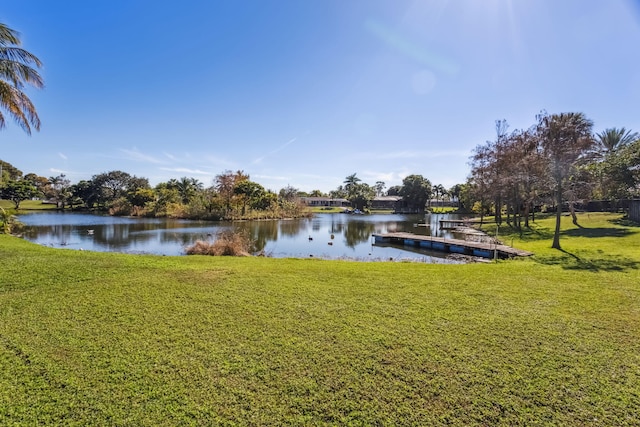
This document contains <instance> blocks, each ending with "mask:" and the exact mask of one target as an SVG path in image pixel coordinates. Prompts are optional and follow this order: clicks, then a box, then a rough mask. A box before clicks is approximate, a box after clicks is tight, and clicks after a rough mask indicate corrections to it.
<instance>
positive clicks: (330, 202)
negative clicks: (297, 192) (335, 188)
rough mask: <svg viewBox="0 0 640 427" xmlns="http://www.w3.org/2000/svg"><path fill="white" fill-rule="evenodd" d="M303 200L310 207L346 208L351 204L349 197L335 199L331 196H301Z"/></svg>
mask: <svg viewBox="0 0 640 427" xmlns="http://www.w3.org/2000/svg"><path fill="white" fill-rule="evenodd" d="M300 200H302V202H303V203H304V204H305V205H307V206H309V207H315V208H318V207H328V208H336V207H337V208H346V207H349V206H351V203H349V201H348V200H347V199H333V198H331V197H300Z"/></svg>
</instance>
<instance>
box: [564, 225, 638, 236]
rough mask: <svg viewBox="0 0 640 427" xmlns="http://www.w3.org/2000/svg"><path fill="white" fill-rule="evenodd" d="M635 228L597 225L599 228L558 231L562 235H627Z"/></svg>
mask: <svg viewBox="0 0 640 427" xmlns="http://www.w3.org/2000/svg"><path fill="white" fill-rule="evenodd" d="M636 233H637V231H635V230H628V229H626V228H616V227H599V228H584V227H583V228H572V229H571V230H565V231H562V232H560V235H562V236H571V237H627V236H629V235H631V234H636Z"/></svg>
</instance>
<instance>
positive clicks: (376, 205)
mask: <svg viewBox="0 0 640 427" xmlns="http://www.w3.org/2000/svg"><path fill="white" fill-rule="evenodd" d="M401 204H402V197H400V196H378V197H375V198H374V199H373V200H371V209H393V210H397V209H398V208H400V207H402V206H401Z"/></svg>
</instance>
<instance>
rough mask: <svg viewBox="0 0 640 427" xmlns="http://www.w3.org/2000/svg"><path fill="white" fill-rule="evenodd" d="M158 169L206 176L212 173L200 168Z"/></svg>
mask: <svg viewBox="0 0 640 427" xmlns="http://www.w3.org/2000/svg"><path fill="white" fill-rule="evenodd" d="M160 170H163V171H167V172H178V173H185V174H192V175H207V176H211V175H213V174H212V173H211V172H207V171H203V170H200V169H189V168H160Z"/></svg>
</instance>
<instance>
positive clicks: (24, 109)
mask: <svg viewBox="0 0 640 427" xmlns="http://www.w3.org/2000/svg"><path fill="white" fill-rule="evenodd" d="M34 67H35V68H34ZM40 67H42V63H41V62H40V60H39V59H38V58H37V57H36V56H35V55H33V54H31V53H29V52H27V51H26V50H24V49H22V48H20V37H19V34H18V33H17V32H16V31H14V30H12V29H11V28H9V27H7V26H6V25H5V24H1V23H0V128H4V127H5V124H6V123H5V116H4V114H2V111H1V110H5V111H6V112H8V113H9V115H10V116H12V117H13V119H14V120H15V121H16V122H17V123H18V125H19V126H20V127H21V128H22V129H23V130H24V131H25V132H27V133H28V134H29V135H31V128H32V127H33V128H34V129H35V130H40V118H39V117H38V113H37V112H36V108H35V106H34V105H33V103H32V102H31V100H30V99H29V98H28V97H27V95H26V94H25V93H24V92H23V89H24V87H25V84H29V85H31V86H33V87H36V88H38V89H39V88H42V87H43V86H44V82H43V80H42V77H41V76H40V74H39V73H38V71H37V70H36V68H40Z"/></svg>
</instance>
